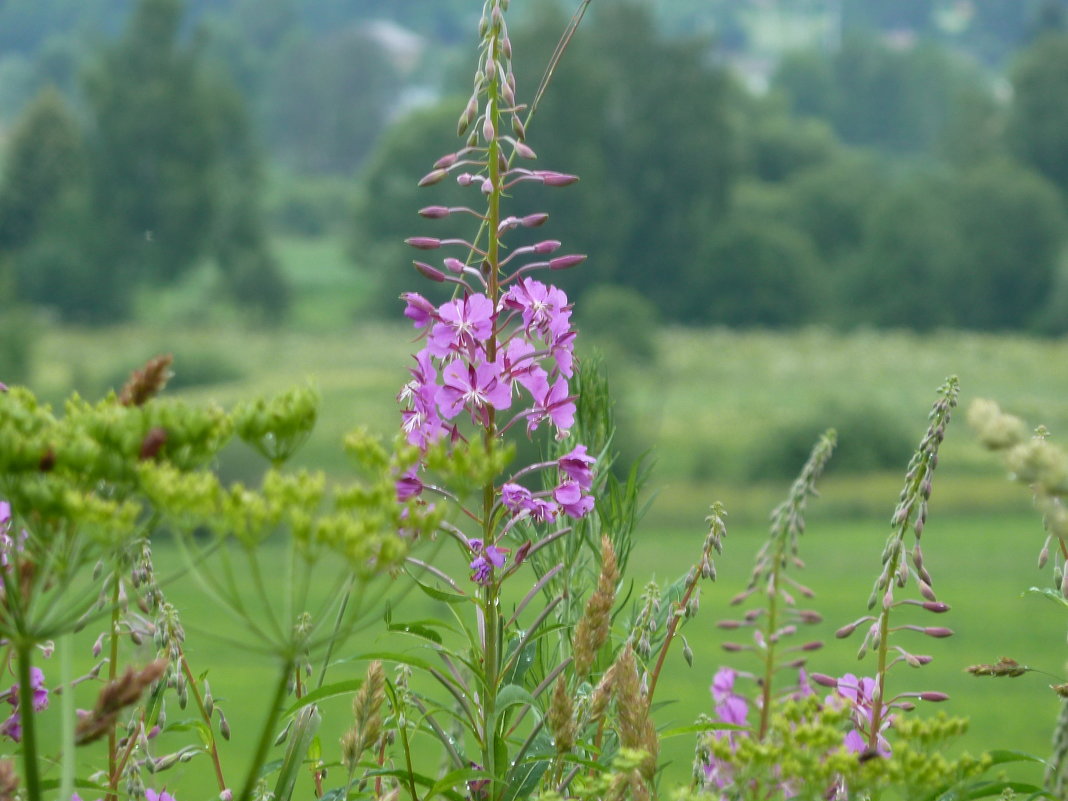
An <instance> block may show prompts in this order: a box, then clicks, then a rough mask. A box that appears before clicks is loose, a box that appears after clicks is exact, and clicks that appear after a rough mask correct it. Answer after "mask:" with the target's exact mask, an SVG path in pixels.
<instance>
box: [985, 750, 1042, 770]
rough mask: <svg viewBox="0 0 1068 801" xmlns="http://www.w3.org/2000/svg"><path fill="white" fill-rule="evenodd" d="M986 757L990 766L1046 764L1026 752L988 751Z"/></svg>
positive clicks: (1039, 758)
mask: <svg viewBox="0 0 1068 801" xmlns="http://www.w3.org/2000/svg"><path fill="white" fill-rule="evenodd" d="M987 756H989V757H990V764H991V766H993V765H1004V764H1005V763H1006V762H1034V763H1036V764H1038V765H1045V764H1046V760H1044V759H1042V758H1041V757H1037V756H1035V755H1034V754H1029V753H1027V752H1026V751H1011V750H1007V749H1003V748H999V749H995V750H994V751H988V752H987Z"/></svg>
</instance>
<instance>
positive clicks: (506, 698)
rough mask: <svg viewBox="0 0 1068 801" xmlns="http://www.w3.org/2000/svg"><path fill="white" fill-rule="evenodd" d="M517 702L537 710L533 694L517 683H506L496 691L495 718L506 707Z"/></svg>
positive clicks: (498, 716) (498, 717)
mask: <svg viewBox="0 0 1068 801" xmlns="http://www.w3.org/2000/svg"><path fill="white" fill-rule="evenodd" d="M519 704H522V705H524V706H529V707H531V708H532V709H533V710H534V711H535V712H537V709H538V707H537V704H536V702H535V701H534V696H533V695H531V694H530V693H529V692H528V691H527V690H526V689H525V688H523V687H520V686H519V685H518V684H508V685H505V686H504V687H502V688H501V691H500V692H499V693H497V707H496V709H497V719H498V720H499V719H500V717H501V713H503V712H504V711H505V710H506V709H508V708H509V707H513V706H517V705H519Z"/></svg>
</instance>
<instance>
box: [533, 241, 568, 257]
mask: <svg viewBox="0 0 1068 801" xmlns="http://www.w3.org/2000/svg"><path fill="white" fill-rule="evenodd" d="M560 245H561V242H560V241H559V240H556V239H546V240H544V241H542V242H538V243H537V244H536V245H534V246H533V247H532V248H531V250H533V251H534V252H535V253H537V254H538V255H539V256H545V255H547V254H549V253H552V252H554V251H555V250H557V248H559V247H560Z"/></svg>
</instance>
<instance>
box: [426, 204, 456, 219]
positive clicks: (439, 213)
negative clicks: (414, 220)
mask: <svg viewBox="0 0 1068 801" xmlns="http://www.w3.org/2000/svg"><path fill="white" fill-rule="evenodd" d="M450 214H452V212H451V211H450V210H449V208H448V207H447V206H427V207H426V208H425V209H419V216H420V217H426V218H427V219H428V220H440V219H442V218H443V217H448V216H449V215H450Z"/></svg>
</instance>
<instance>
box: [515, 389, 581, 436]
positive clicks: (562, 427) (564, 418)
mask: <svg viewBox="0 0 1068 801" xmlns="http://www.w3.org/2000/svg"><path fill="white" fill-rule="evenodd" d="M538 390H539V391H536V392H535V393H534V406H533V407H532V408H531V410H530V411H529V412H527V433H528V434H530V433H533V431H534V429H536V428H537V427H538V425H539V424H540V423H541V422H542V421H543V420H551V421H552V423H553V425H554V426H556V428H557V431H558V432H559V433H560V435H564V434H566V433H567V431H568V430H569V429H570V428H571V426H573V425H574V424H575V401H574V399H573V398H571V397H570V396H569V395H568V394H567V393H568V386H567V379H565V378H558V379H556V381H555V382H554V383H553V384H552V386H549V384H548V382H546V383H545V384H543V385H542V386H541V387H539V388H538Z"/></svg>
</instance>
